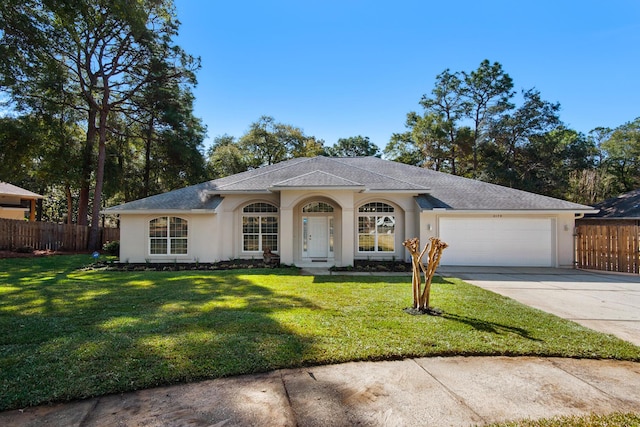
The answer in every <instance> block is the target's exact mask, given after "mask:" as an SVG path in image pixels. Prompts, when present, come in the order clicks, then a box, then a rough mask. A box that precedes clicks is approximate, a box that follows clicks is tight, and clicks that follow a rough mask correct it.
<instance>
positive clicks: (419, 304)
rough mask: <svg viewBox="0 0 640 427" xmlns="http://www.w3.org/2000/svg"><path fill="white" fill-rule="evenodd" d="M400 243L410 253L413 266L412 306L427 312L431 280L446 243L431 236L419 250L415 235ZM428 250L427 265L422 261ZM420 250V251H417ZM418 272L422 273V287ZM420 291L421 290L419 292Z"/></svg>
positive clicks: (418, 241) (418, 242)
mask: <svg viewBox="0 0 640 427" xmlns="http://www.w3.org/2000/svg"><path fill="white" fill-rule="evenodd" d="M402 245H403V246H404V247H406V248H407V250H408V251H409V254H411V264H412V266H413V276H412V280H411V285H412V288H413V308H414V309H416V310H420V311H422V312H429V310H430V309H429V295H430V293H431V282H432V280H433V276H434V274H435V272H436V268H437V267H438V264H439V263H440V258H441V257H442V252H443V251H444V250H445V249H446V248H447V246H448V245H447V244H446V243H444V242H443V241H441V240H440V239H436V238H434V237H432V238H431V239H429V243H428V244H427V245H426V246H425V247H424V249H423V250H422V251H420V240H419V239H418V238H417V237H414V238H413V239H408V240H405V241H404V242H403V243H402ZM427 250H429V256H428V261H427V267H426V268H425V266H424V264H423V263H422V258H423V256H424V254H425V253H426V252H427ZM419 251H420V252H419ZM420 272H422V273H423V274H424V281H425V284H424V288H423V287H422V278H421V277H420ZM421 291H422V292H421Z"/></svg>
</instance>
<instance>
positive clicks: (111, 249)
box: [102, 240, 120, 256]
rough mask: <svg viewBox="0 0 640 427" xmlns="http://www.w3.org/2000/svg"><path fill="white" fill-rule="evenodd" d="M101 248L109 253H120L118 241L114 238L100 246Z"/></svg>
mask: <svg viewBox="0 0 640 427" xmlns="http://www.w3.org/2000/svg"><path fill="white" fill-rule="evenodd" d="M102 250H103V251H105V252H106V253H108V254H109V255H116V256H117V255H120V241H119V240H114V241H112V242H107V243H105V244H104V245H103V246H102Z"/></svg>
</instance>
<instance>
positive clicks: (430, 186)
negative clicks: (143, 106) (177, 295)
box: [105, 156, 592, 213]
mask: <svg viewBox="0 0 640 427" xmlns="http://www.w3.org/2000/svg"><path fill="white" fill-rule="evenodd" d="M305 187H319V188H331V189H336V188H340V187H343V188H353V187H362V189H363V190H366V191H368V192H408V193H414V194H416V195H419V196H418V197H417V198H416V202H417V203H418V206H419V207H420V208H421V209H426V210H429V209H434V208H444V209H454V210H493V211H495V210H564V211H578V212H584V211H589V210H592V208H591V207H589V206H584V205H579V204H576V203H572V202H568V201H565V200H559V199H555V198H552V197H547V196H542V195H538V194H533V193H529V192H526V191H521V190H516V189H513V188H507V187H503V186H499V185H495V184H489V183H486V182H482V181H476V180H472V179H468V178H463V177H459V176H455V175H450V174H446V173H442V172H436V171H433V170H430V169H424V168H420V167H416V166H410V165H405V164H402V163H397V162H392V161H388V160H382V159H379V158H376V157H343V158H328V157H323V156H318V157H312V158H296V159H291V160H287V161H284V162H281V163H277V164H275V165H270V166H265V167H261V168H258V169H254V170H250V171H247V172H242V173H239V174H236V175H231V176H228V177H225V178H220V179H216V180H213V181H209V182H205V183H202V184H198V185H194V186H191V187H186V188H183V189H179V190H174V191H170V192H168V193H164V194H159V195H157V196H151V197H147V198H146V199H141V200H136V201H133V202H129V203H125V204H123V205H120V206H114V207H111V208H108V209H106V210H105V212H108V213H118V212H121V211H131V210H145V209H154V210H161V209H167V210H174V209H177V210H191V209H215V208H216V207H217V206H218V205H219V204H220V202H221V200H222V199H221V197H220V195H224V194H225V193H236V192H237V193H251V192H255V193H261V192H268V191H270V190H272V191H277V190H280V189H291V188H305Z"/></svg>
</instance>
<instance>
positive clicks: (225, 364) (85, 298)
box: [0, 256, 640, 410]
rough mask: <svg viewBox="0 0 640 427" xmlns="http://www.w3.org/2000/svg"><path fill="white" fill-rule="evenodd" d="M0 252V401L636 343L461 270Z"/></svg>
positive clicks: (607, 349)
mask: <svg viewBox="0 0 640 427" xmlns="http://www.w3.org/2000/svg"><path fill="white" fill-rule="evenodd" d="M87 263H90V260H88V259H87V256H55V257H47V258H38V259H18V260H16V259H12V260H0V331H2V333H1V334H0V340H1V342H0V410H8V409H14V408H22V407H26V406H32V405H37V404H42V403H47V402H56V401H66V400H72V399H80V398H86V397H91V396H97V395H102V394H109V393H117V392H125V391H132V390H136V389H142V388H149V387H154V386H159V385H167V384H175V383H181V382H189V381H196V380H202V379H210V378H218V377H223V376H229V375H238V374H247V373H254V372H264V371H269V370H273V369H278V368H285V367H299V366H309V365H317V364H328V363H339V362H346V361H352V360H388V359H400V358H405V357H428V356H448V355H469V356H472V355H512V356H519V355H529V356H531V355H536V356H561V357H581V358H614V359H621V360H632V361H640V347H636V346H634V345H632V344H630V343H628V342H625V341H623V340H620V339H618V338H616V337H614V336H611V335H605V334H601V333H597V332H594V331H591V330H589V329H587V328H584V327H582V326H580V325H578V324H576V323H573V322H570V321H566V320H562V319H560V318H558V317H556V316H553V315H550V314H547V313H544V312H541V311H539V310H535V309H532V308H529V307H526V306H524V305H522V304H520V303H518V302H516V301H514V300H511V299H509V298H506V297H503V296H500V295H497V294H494V293H492V292H489V291H486V290H483V289H481V288H478V287H475V286H472V285H469V284H467V283H465V282H463V281H461V280H457V279H443V278H436V280H435V281H434V284H433V288H432V295H431V301H432V305H433V306H435V307H438V308H440V309H441V310H443V312H444V314H443V315H442V316H439V317H434V316H411V315H409V314H406V313H405V312H404V311H403V308H405V307H407V306H409V305H410V303H411V284H410V281H411V280H410V278H408V277H406V276H404V277H372V276H348V277H347V276H318V277H313V276H300V275H298V271H297V270H294V269H280V270H235V271H226V272H208V271H177V272H155V271H153V272H152V271H136V272H119V271H107V270H86V269H79V268H78V267H81V266H82V265H83V264H87Z"/></svg>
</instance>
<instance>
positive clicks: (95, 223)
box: [89, 81, 109, 251]
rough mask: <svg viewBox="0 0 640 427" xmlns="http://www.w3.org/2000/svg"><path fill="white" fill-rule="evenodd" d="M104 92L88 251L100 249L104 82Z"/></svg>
mask: <svg viewBox="0 0 640 427" xmlns="http://www.w3.org/2000/svg"><path fill="white" fill-rule="evenodd" d="M104 87H105V91H104V93H103V95H102V96H103V98H102V108H101V110H100V126H99V128H98V165H97V168H96V188H95V192H94V194H93V213H92V215H91V228H90V229H89V250H90V251H95V250H98V249H99V248H100V208H101V206H102V187H103V185H104V163H105V160H106V157H107V149H106V147H107V117H108V115H109V105H108V102H109V90H108V89H107V88H108V82H107V81H105V82H104Z"/></svg>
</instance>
